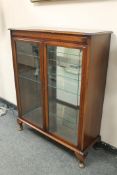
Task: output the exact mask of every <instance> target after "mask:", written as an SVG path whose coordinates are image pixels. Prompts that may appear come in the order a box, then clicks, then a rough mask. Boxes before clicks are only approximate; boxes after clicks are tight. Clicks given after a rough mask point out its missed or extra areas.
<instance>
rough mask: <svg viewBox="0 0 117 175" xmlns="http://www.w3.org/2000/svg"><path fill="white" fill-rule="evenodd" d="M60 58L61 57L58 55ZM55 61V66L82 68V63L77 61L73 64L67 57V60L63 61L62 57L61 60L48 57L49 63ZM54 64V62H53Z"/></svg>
mask: <svg viewBox="0 0 117 175" xmlns="http://www.w3.org/2000/svg"><path fill="white" fill-rule="evenodd" d="M57 58H59V57H57ZM53 62H54V66H56V65H58V66H61V67H64V68H72V69H77V70H78V69H80V68H81V63H79V62H78V63H76V64H73V63H70V62H69V61H68V60H67V58H66V61H63V60H62V61H61V60H60V59H59V60H53V59H50V58H48V63H49V64H51V63H53ZM52 65H53V64H52Z"/></svg>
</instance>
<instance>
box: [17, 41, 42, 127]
mask: <svg viewBox="0 0 117 175" xmlns="http://www.w3.org/2000/svg"><path fill="white" fill-rule="evenodd" d="M15 44H16V59H17V70H18V84H19V96H20V98H19V99H20V108H21V112H20V113H21V114H20V115H21V116H20V117H22V118H23V119H25V120H27V121H28V122H30V123H32V124H34V125H36V126H38V127H42V126H43V120H42V116H43V109H42V90H41V89H42V81H41V80H42V78H41V77H42V75H41V72H42V66H41V60H42V58H41V57H40V46H39V43H35V42H27V41H20V40H16V42H15Z"/></svg>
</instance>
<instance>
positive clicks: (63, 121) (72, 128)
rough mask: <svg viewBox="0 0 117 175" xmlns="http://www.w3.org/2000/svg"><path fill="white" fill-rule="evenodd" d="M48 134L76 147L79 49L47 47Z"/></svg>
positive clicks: (80, 57) (80, 55)
mask: <svg viewBox="0 0 117 175" xmlns="http://www.w3.org/2000/svg"><path fill="white" fill-rule="evenodd" d="M47 59H48V101H49V132H51V133H54V134H55V135H58V136H60V137H61V138H63V139H64V140H66V141H69V142H71V143H73V144H75V145H77V143H78V140H77V137H78V120H79V110H80V89H81V73H82V49H74V48H65V47H57V46H47Z"/></svg>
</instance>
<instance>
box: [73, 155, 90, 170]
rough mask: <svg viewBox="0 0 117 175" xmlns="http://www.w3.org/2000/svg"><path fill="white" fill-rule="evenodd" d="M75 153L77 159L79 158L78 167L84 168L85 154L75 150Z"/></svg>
mask: <svg viewBox="0 0 117 175" xmlns="http://www.w3.org/2000/svg"><path fill="white" fill-rule="evenodd" d="M75 155H76V157H77V159H78V160H79V167H80V168H85V159H86V156H87V154H82V155H81V154H79V153H77V152H75Z"/></svg>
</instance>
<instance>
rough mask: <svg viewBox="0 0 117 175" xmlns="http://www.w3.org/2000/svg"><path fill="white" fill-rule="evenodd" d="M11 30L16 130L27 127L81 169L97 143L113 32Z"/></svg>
mask: <svg viewBox="0 0 117 175" xmlns="http://www.w3.org/2000/svg"><path fill="white" fill-rule="evenodd" d="M10 31H11V43H12V53H13V65H14V75H15V85H16V94H17V106H18V120H17V121H18V124H19V126H20V128H21V129H22V128H23V123H24V124H27V125H28V126H30V127H32V128H33V129H35V130H37V131H39V132H40V133H41V134H43V135H45V136H47V137H49V138H50V139H52V140H54V141H56V142H58V143H59V144H62V145H64V146H65V147H67V148H69V149H70V150H72V151H73V152H74V153H75V155H76V156H77V158H78V159H79V161H80V167H84V161H85V158H86V155H87V152H88V149H89V148H90V147H91V146H93V145H94V144H95V143H96V142H98V141H100V126H101V117H102V109H103V100H104V92H105V84H106V74H107V66H108V57H109V47H110V38H111V33H112V32H100V31H97V32H95V31H92V32H91V31H78V30H72V31H71V30H69V29H68V30H66V31H65V30H63V29H62V30H60V29H35V30H34V29H10ZM42 149H43V148H42Z"/></svg>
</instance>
